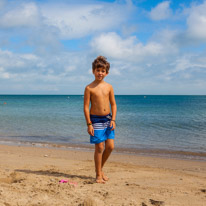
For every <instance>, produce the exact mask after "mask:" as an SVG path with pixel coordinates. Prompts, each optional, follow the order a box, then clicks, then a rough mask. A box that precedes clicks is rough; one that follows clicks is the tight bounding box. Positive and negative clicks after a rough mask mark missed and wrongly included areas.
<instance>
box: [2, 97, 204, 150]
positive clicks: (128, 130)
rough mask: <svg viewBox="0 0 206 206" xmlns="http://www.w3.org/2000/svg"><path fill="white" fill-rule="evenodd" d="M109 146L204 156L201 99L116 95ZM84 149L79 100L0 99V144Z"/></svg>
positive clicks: (84, 130) (86, 137)
mask: <svg viewBox="0 0 206 206" xmlns="http://www.w3.org/2000/svg"><path fill="white" fill-rule="evenodd" d="M115 98H116V102H117V109H118V112H117V120H116V123H117V128H116V131H115V132H116V139H115V145H116V147H117V148H123V149H126V150H127V149H128V150H130V149H131V150H133V151H134V150H148V151H151V150H158V151H161V150H162V151H163V150H165V151H183V152H193V153H204V154H206V96H192V95H191V96H187V95H186V96H184V95H177V96H176V95H148V96H143V95H117V96H116V97H115ZM5 141H10V142H12V141H13V142H18V141H24V142H44V143H56V144H77V145H80V146H83V145H89V135H88V134H87V126H86V122H85V119H84V114H83V96H82V95H0V143H1V142H5Z"/></svg>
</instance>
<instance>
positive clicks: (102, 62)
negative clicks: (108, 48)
mask: <svg viewBox="0 0 206 206" xmlns="http://www.w3.org/2000/svg"><path fill="white" fill-rule="evenodd" d="M102 67H103V68H105V69H106V73H108V72H109V68H110V63H109V62H108V61H107V58H106V57H103V56H98V57H97V58H96V59H95V60H94V61H93V62H92V70H93V71H94V70H95V69H97V68H102Z"/></svg>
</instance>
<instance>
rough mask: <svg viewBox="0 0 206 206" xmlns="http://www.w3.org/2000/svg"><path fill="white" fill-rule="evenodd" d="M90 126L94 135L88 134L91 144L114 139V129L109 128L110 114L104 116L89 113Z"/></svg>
mask: <svg viewBox="0 0 206 206" xmlns="http://www.w3.org/2000/svg"><path fill="white" fill-rule="evenodd" d="M90 119H91V122H92V126H93V128H94V136H90V143H91V144H98V143H100V142H104V141H105V140H107V139H114V136H115V133H114V130H111V129H112V127H110V122H111V119H112V115H111V114H108V115H106V116H98V115H90Z"/></svg>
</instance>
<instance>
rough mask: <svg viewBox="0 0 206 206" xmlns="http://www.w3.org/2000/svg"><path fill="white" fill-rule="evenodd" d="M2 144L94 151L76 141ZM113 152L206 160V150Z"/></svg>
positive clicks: (128, 150) (149, 149)
mask: <svg viewBox="0 0 206 206" xmlns="http://www.w3.org/2000/svg"><path fill="white" fill-rule="evenodd" d="M0 145H13V146H28V147H29V146H33V147H42V148H59V149H65V150H83V151H93V150H94V146H93V145H91V144H89V143H88V144H76V143H52V142H33V141H21V140H20V141H19V140H15V141H13V140H12V141H11V140H0ZM113 153H119V154H128V155H130V154H131V155H138V156H139V155H141V156H149V157H161V158H172V159H182V160H195V161H206V152H205V153H204V152H192V151H179V150H167V149H152V148H142V149H140V148H127V147H115V149H114V151H113Z"/></svg>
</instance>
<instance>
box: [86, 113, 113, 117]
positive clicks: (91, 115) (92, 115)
mask: <svg viewBox="0 0 206 206" xmlns="http://www.w3.org/2000/svg"><path fill="white" fill-rule="evenodd" d="M108 116H110V117H112V115H111V113H109V114H107V115H104V116H101V115H94V114H90V117H91V118H106V117H108Z"/></svg>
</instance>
